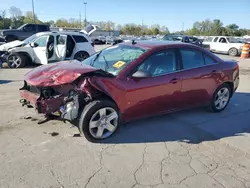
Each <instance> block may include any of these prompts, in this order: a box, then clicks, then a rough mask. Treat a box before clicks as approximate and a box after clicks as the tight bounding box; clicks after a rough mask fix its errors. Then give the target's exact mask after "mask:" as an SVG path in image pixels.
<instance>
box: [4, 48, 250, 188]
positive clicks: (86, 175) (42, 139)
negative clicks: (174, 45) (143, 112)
mask: <svg viewBox="0 0 250 188" xmlns="http://www.w3.org/2000/svg"><path fill="white" fill-rule="evenodd" d="M97 48H101V46H98V47H97ZM222 57H223V58H229V57H228V56H222ZM236 59H237V60H239V65H240V69H241V75H240V77H241V81H240V87H239V89H238V91H237V93H236V94H235V95H234V97H233V98H232V100H231V103H230V105H229V106H228V108H227V109H226V110H225V111H224V112H223V113H219V114H213V113H208V112H207V111H206V110H204V109H193V110H187V111H183V112H178V113H173V114H169V115H163V116H159V117H154V118H149V119H146V120H140V121H136V122H132V123H130V124H127V125H125V126H123V127H122V128H121V129H120V131H119V132H118V133H117V134H116V135H115V136H114V137H112V138H111V139H108V140H107V141H105V142H104V143H101V144H93V143H90V142H88V141H87V140H86V139H85V138H84V137H78V136H77V133H78V131H77V130H76V129H75V128H70V125H69V124H67V123H66V124H65V123H63V122H59V121H50V122H47V123H45V124H42V125H38V124H37V121H38V120H39V119H41V118H42V117H41V116H39V115H37V114H36V113H35V112H34V111H33V110H32V109H26V108H22V107H21V105H20V103H19V102H18V100H19V93H18V89H19V88H20V87H21V86H22V83H23V82H22V79H23V75H24V74H25V73H26V72H27V71H29V70H30V69H2V70H0V109H1V110H0V161H1V164H0V169H1V170H0V187H1V188H7V187H13V188H35V187H37V188H40V187H41V188H42V187H43V188H57V187H58V188H68V187H70V188H71V187H72V188H78V187H79V188H80V187H88V188H102V187H103V188H104V187H108V188H113V187H114V188H122V187H124V188H132V187H133V188H153V187H154V188H177V187H178V188H203V187H204V188H210V187H217V188H233V187H234V188H250V147H249V145H250V134H249V133H250V84H249V82H250V60H241V59H240V58H236ZM27 116H30V117H31V118H29V119H25V117H27Z"/></svg>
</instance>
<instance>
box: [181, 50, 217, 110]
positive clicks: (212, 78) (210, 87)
mask: <svg viewBox="0 0 250 188" xmlns="http://www.w3.org/2000/svg"><path fill="white" fill-rule="evenodd" d="M180 54H181V59H182V61H181V62H182V71H181V73H182V75H181V77H182V90H181V91H182V97H181V101H182V104H183V107H189V106H196V105H201V104H206V103H209V102H210V100H211V97H212V95H213V92H214V90H215V89H216V86H217V84H218V80H219V79H220V77H221V72H220V71H218V70H219V65H218V64H217V62H216V61H215V60H213V58H212V57H210V56H209V55H206V54H204V53H203V52H202V51H200V50H197V49H180Z"/></svg>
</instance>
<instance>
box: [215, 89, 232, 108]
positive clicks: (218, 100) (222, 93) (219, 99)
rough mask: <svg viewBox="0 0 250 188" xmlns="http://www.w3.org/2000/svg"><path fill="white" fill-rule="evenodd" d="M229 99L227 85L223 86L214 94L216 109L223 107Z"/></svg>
mask: <svg viewBox="0 0 250 188" xmlns="http://www.w3.org/2000/svg"><path fill="white" fill-rule="evenodd" d="M229 99H230V92H229V89H228V88H227V87H223V88H221V89H220V90H219V91H218V92H217V94H216V96H215V101H214V105H215V107H216V108H217V109H218V110H221V109H223V108H225V106H226V105H227V103H228V102H229Z"/></svg>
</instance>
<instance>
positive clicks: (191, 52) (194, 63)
mask: <svg viewBox="0 0 250 188" xmlns="http://www.w3.org/2000/svg"><path fill="white" fill-rule="evenodd" d="M180 53H181V58H182V66H183V69H192V68H196V67H202V66H204V65H205V62H204V58H203V54H202V52H200V51H199V50H195V49H180Z"/></svg>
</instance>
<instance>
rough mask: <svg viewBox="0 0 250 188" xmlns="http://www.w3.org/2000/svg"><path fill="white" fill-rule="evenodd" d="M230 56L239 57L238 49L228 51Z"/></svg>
mask: <svg viewBox="0 0 250 188" xmlns="http://www.w3.org/2000/svg"><path fill="white" fill-rule="evenodd" d="M228 54H229V55H230V56H237V55H238V50H237V49H236V48H230V49H229V50H228Z"/></svg>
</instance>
